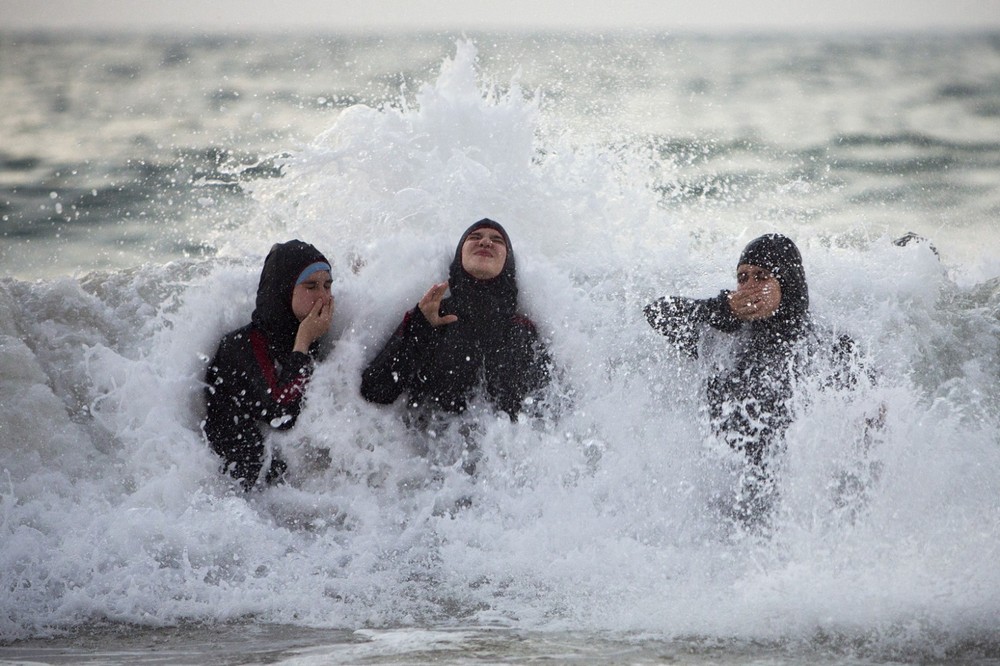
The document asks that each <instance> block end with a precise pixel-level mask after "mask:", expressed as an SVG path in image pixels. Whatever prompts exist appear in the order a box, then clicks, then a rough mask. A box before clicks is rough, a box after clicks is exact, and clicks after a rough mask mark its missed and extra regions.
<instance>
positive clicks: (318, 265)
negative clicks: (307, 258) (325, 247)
mask: <svg viewBox="0 0 1000 666" xmlns="http://www.w3.org/2000/svg"><path fill="white" fill-rule="evenodd" d="M329 270H330V264H328V263H326V262H324V261H317V262H315V263H312V264H309V265H308V266H306V268H305V270H304V271H302V272H301V273H299V279H298V280H296V281H295V286H296V287H297V286H299V285H300V284H302V283H303V282H305V281H306V280H308V279H309V276H310V275H312V274H313V273H315V272H316V271H329Z"/></svg>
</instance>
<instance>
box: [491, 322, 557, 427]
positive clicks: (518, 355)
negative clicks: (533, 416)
mask: <svg viewBox="0 0 1000 666" xmlns="http://www.w3.org/2000/svg"><path fill="white" fill-rule="evenodd" d="M513 331H514V333H515V335H514V336H513V344H512V345H511V346H510V348H508V349H507V350H506V352H505V359H504V360H503V361H502V362H501V364H500V366H501V367H500V368H499V369H500V370H501V376H502V378H503V379H502V381H501V382H500V386H499V387H498V388H499V390H498V391H497V393H498V395H497V396H496V397H497V405H498V406H499V407H500V409H502V410H503V411H505V412H507V414H509V415H510V417H511V418H512V419H513V418H516V417H517V415H518V414H520V413H522V412H525V411H527V412H529V413H530V412H533V411H534V410H532V409H526V407H527V404H526V401H528V399H529V398H534V400H535V401H536V404H537V401H538V400H540V399H541V393H542V391H543V390H544V389H545V388H546V387H547V386H548V384H549V381H550V379H551V377H550V369H551V365H552V359H551V356H550V355H549V350H548V348H547V347H546V346H545V344H544V343H543V342H542V340H541V339H540V338H539V336H538V331H537V329H536V328H535V324H534V322H532V321H531V320H530V319H527V318H525V317H517V318H516V319H515V321H514V329H513Z"/></svg>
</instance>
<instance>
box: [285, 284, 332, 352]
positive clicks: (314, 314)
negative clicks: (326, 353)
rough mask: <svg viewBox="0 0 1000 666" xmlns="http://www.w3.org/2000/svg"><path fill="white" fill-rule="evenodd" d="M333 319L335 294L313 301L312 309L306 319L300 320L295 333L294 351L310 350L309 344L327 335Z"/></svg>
mask: <svg viewBox="0 0 1000 666" xmlns="http://www.w3.org/2000/svg"><path fill="white" fill-rule="evenodd" d="M331 321H333V296H330V297H329V298H321V299H319V300H317V301H316V302H315V303H313V306H312V310H310V311H309V314H308V315H306V317H305V319H303V320H302V321H301V322H299V330H298V331H297V332H296V334H295V346H294V347H292V351H297V352H302V353H303V354H304V353H306V352H307V351H309V345H311V344H312V343H313V342H315V341H316V340H318V339H319V338H321V337H323V336H324V335H326V332H327V331H329V330H330V322H331Z"/></svg>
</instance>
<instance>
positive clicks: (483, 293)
mask: <svg viewBox="0 0 1000 666" xmlns="http://www.w3.org/2000/svg"><path fill="white" fill-rule="evenodd" d="M484 227H486V228H489V229H494V230H496V231H499V232H500V235H502V236H503V239H504V242H505V243H506V244H507V260H506V261H505V262H504V265H503V269H502V270H501V271H500V274H499V275H497V276H496V277H495V278H492V279H490V280H478V279H476V278H474V277H472V276H471V275H469V274H468V273H467V272H466V271H465V269H464V268H462V246H463V245H464V244H465V239H466V238H468V237H469V234H471V233H472V232H473V231H475V230H476V229H482V228H484ZM448 288H449V289H450V290H451V296H452V298H453V299H454V300H455V303H454V305H455V306H456V307H458V308H459V309H464V308H466V307H472V308H474V309H475V310H477V311H480V314H484V315H485V314H491V313H497V314H501V315H506V316H509V315H513V314H514V311H515V309H516V308H517V279H516V275H515V268H514V248H513V247H512V246H511V243H510V236H508V235H507V230H506V229H504V228H503V227H502V226H501V225H500V224H499V223H498V222H494V221H493V220H491V219H489V218H483V219H481V220H479V221H478V222H476V223H475V224H473V225H472V226H470V227H469V228H468V229H466V230H465V232H464V233H463V234H462V238H461V240H459V241H458V247H457V248H456V249H455V257H454V259H452V262H451V266H450V267H449V269H448ZM459 316H461V315H459Z"/></svg>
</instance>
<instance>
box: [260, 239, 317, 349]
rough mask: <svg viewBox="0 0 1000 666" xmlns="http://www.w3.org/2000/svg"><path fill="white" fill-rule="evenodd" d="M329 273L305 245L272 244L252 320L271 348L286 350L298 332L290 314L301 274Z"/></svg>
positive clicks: (296, 321)
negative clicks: (262, 332)
mask: <svg viewBox="0 0 1000 666" xmlns="http://www.w3.org/2000/svg"><path fill="white" fill-rule="evenodd" d="M317 270H326V271H329V270H330V262H329V261H327V259H326V257H324V256H323V254H322V253H321V252H320V251H319V250H317V249H316V248H315V247H313V246H312V245H310V244H309V243H304V242H302V241H300V240H290V241H288V242H287V243H276V244H275V245H272V246H271V251H270V252H268V253H267V258H266V259H264V268H263V269H262V270H261V272H260V282H259V283H258V285H257V306H256V308H255V309H254V311H253V317H252V321H253V323H254V324H255V325H256V326H257V327H258V328H260V329H262V330H263V331H264V332H265V333H267V337H268V340H269V341H270V342H271V345H272V346H273V347H276V348H279V349H285V348H287V349H288V350H290V349H291V348H292V344H293V343H294V340H295V333H296V332H297V331H298V329H299V320H298V317H296V316H295V313H294V312H293V311H292V290H293V289H295V285H296V284H298V283H299V282H300V281H301V280H300V278H302V279H304V278H305V277H308V275H304V273H308V274H311V273H314V272H316V271H317Z"/></svg>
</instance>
